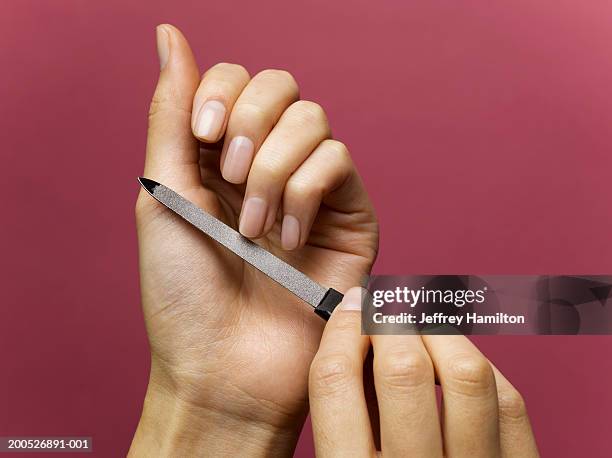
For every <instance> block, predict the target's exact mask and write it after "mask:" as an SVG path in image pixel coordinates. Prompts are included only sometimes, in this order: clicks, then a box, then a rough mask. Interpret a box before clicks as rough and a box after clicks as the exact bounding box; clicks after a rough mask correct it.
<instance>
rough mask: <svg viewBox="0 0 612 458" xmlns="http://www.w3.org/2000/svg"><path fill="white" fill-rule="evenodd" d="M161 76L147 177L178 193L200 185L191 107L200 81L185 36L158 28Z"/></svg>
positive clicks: (151, 119) (165, 26) (151, 120)
mask: <svg viewBox="0 0 612 458" xmlns="http://www.w3.org/2000/svg"><path fill="white" fill-rule="evenodd" d="M156 36H157V52H158V55H159V63H160V68H161V71H160V75H159V81H158V83H157V87H156V89H155V94H154V95H153V100H152V101H151V108H150V109H149V131H148V136H147V156H146V161H145V171H144V174H145V176H146V177H148V178H152V179H154V180H157V181H160V182H161V183H163V184H165V185H168V186H170V187H173V188H174V189H176V190H177V191H181V190H185V189H188V188H191V187H193V186H195V185H199V184H200V183H201V180H200V171H199V167H198V156H199V150H198V142H197V140H196V139H195V138H194V137H193V135H192V133H191V107H192V104H193V96H194V95H195V92H196V89H197V87H198V84H199V81H200V72H199V69H198V65H197V63H196V61H195V58H194V57H193V53H192V52H191V48H190V47H189V43H187V40H186V39H185V37H184V36H183V34H182V33H181V32H180V31H179V30H178V29H177V28H176V27H173V26H171V25H169V24H162V25H159V26H157V29H156Z"/></svg>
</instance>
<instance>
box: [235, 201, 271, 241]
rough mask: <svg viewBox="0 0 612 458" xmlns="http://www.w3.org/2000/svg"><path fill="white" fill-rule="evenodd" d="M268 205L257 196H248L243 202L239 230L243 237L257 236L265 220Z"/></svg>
mask: <svg viewBox="0 0 612 458" xmlns="http://www.w3.org/2000/svg"><path fill="white" fill-rule="evenodd" d="M267 210H268V205H267V204H266V201H265V200H263V199H261V198H259V197H250V198H249V199H248V200H247V201H246V202H245V203H244V208H243V209H242V214H241V215H240V227H239V230H240V232H241V234H242V235H244V236H245V237H251V238H252V237H257V236H258V235H259V234H261V231H262V230H263V227H264V223H265V222H266V214H267Z"/></svg>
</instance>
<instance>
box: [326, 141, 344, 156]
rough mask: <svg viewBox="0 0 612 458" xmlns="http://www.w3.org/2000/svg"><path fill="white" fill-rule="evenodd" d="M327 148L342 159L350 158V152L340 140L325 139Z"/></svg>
mask: <svg viewBox="0 0 612 458" xmlns="http://www.w3.org/2000/svg"><path fill="white" fill-rule="evenodd" d="M323 145H324V146H325V148H326V149H327V150H328V151H329V152H330V153H331V154H333V155H334V156H336V157H338V158H340V159H342V160H350V153H349V150H348V148H347V147H346V145H345V144H344V143H342V142H341V141H338V140H325V141H324V142H323Z"/></svg>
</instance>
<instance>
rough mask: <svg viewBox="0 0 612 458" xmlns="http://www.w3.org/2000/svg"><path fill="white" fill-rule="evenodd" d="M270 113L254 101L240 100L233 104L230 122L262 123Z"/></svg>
mask: <svg viewBox="0 0 612 458" xmlns="http://www.w3.org/2000/svg"><path fill="white" fill-rule="evenodd" d="M269 117H270V115H269V114H268V113H267V112H266V110H265V109H264V108H263V107H262V106H261V105H258V104H256V103H251V102H240V103H238V104H236V105H235V106H234V109H233V110H232V115H231V121H230V122H232V123H233V122H239V123H247V122H248V123H249V124H255V125H262V124H264V123H265V122H266V120H267V119H268V118H269Z"/></svg>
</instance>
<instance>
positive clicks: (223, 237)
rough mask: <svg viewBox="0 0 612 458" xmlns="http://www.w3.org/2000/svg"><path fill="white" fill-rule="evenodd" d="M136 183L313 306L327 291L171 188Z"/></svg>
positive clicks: (143, 179)
mask: <svg viewBox="0 0 612 458" xmlns="http://www.w3.org/2000/svg"><path fill="white" fill-rule="evenodd" d="M140 182H141V183H142V184H143V186H144V187H145V188H146V189H147V191H149V193H151V195H152V196H153V197H154V198H155V199H157V200H158V201H159V202H161V203H162V204H164V205H165V206H166V207H168V208H169V209H171V210H172V211H174V212H175V213H176V214H178V215H180V216H181V217H182V218H183V219H185V220H186V221H188V222H190V223H191V224H193V225H194V226H195V227H197V228H198V229H200V230H201V231H202V232H204V233H205V234H207V235H209V236H210V237H212V238H213V239H215V240H216V241H217V242H219V243H220V244H221V245H223V246H224V247H226V248H228V249H229V250H231V251H232V252H234V253H236V254H237V255H238V256H240V257H241V258H242V259H244V260H245V261H246V262H248V263H249V264H251V265H252V266H253V267H255V268H257V269H259V270H260V271H262V272H263V273H265V274H266V275H267V276H268V277H270V278H271V279H273V280H274V281H276V282H278V283H280V284H281V285H282V286H284V287H285V288H287V289H288V290H289V291H291V292H292V293H293V294H295V295H296V296H298V297H299V298H300V299H303V300H304V301H306V302H308V303H309V304H310V305H312V306H313V307H316V306H317V305H319V303H320V302H321V301H322V300H323V297H324V296H325V293H326V292H327V290H326V289H325V288H323V287H322V286H321V285H319V284H318V283H316V282H315V281H313V280H312V279H310V278H308V277H307V276H306V275H304V274H303V273H302V272H300V271H299V270H297V269H295V268H294V267H292V266H290V265H289V264H287V263H286V262H285V261H282V260H281V259H279V258H277V257H276V256H274V255H273V254H271V253H270V252H268V251H266V250H265V249H264V248H262V247H260V246H259V245H257V244H256V243H254V242H252V241H251V240H249V239H247V238H246V237H244V236H242V235H241V234H240V233H238V232H236V231H235V230H234V229H232V228H231V227H229V226H228V225H227V224H224V223H222V222H221V221H219V220H218V219H217V218H215V217H214V216H212V215H209V214H208V213H206V212H204V211H203V210H201V209H200V208H198V207H196V206H195V205H194V204H192V203H191V202H189V201H188V200H187V199H185V198H183V197H181V196H180V195H178V194H177V193H176V192H174V191H173V190H171V189H169V188H167V187H166V186H164V185H162V184H159V183H157V182H155V181H153V180H149V179H147V178H141V179H140Z"/></svg>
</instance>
